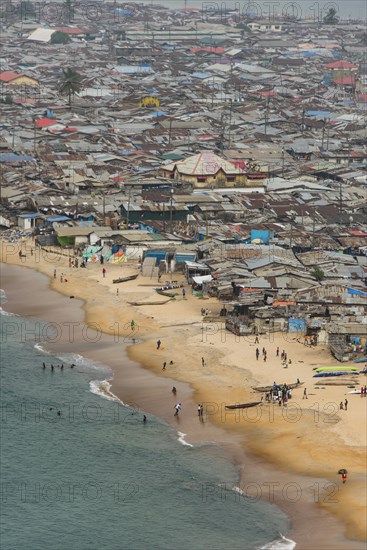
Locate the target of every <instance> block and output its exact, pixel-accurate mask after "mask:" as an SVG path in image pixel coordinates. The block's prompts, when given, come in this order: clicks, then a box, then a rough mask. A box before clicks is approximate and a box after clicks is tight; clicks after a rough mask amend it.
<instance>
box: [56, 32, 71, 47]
mask: <svg viewBox="0 0 367 550" xmlns="http://www.w3.org/2000/svg"><path fill="white" fill-rule="evenodd" d="M70 40H71V38H70V36H69V35H68V34H66V32H62V31H55V32H53V33H52V34H51V44H67V43H68V42H70Z"/></svg>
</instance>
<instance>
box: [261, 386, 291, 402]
mask: <svg viewBox="0 0 367 550" xmlns="http://www.w3.org/2000/svg"><path fill="white" fill-rule="evenodd" d="M289 399H292V390H291V388H289V387H288V385H287V384H283V386H279V385H278V384H276V383H275V382H274V383H273V387H272V388H271V390H270V391H269V392H267V393H266V394H265V401H267V402H270V403H273V402H274V401H277V402H278V403H279V406H281V405H285V404H286V403H287V402H288V400H289Z"/></svg>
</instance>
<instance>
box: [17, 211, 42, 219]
mask: <svg viewBox="0 0 367 550" xmlns="http://www.w3.org/2000/svg"><path fill="white" fill-rule="evenodd" d="M41 216H42V214H38V213H37V212H36V213H35V214H19V216H18V218H23V219H25V218H28V219H31V220H34V219H35V218H40V217H41Z"/></svg>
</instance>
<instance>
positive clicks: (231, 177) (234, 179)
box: [227, 176, 236, 182]
mask: <svg viewBox="0 0 367 550" xmlns="http://www.w3.org/2000/svg"><path fill="white" fill-rule="evenodd" d="M227 181H228V182H230V181H236V176H227Z"/></svg>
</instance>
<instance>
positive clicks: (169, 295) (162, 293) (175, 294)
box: [157, 290, 178, 298]
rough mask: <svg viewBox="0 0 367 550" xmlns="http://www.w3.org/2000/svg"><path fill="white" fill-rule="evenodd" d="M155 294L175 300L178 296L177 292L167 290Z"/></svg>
mask: <svg viewBox="0 0 367 550" xmlns="http://www.w3.org/2000/svg"><path fill="white" fill-rule="evenodd" d="M157 294H160V295H161V296H166V297H167V298H175V297H176V296H178V292H169V291H168V290H157Z"/></svg>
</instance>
